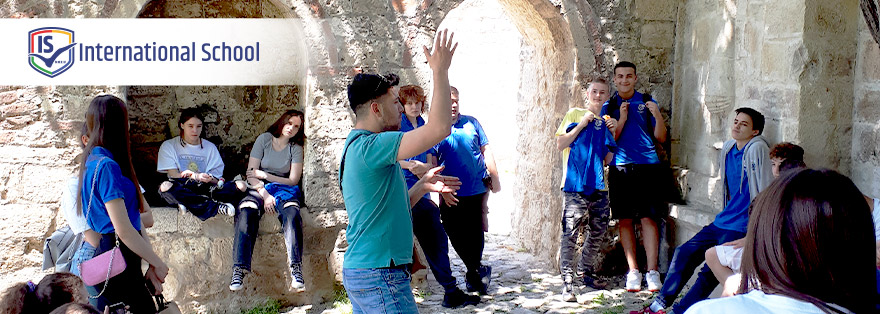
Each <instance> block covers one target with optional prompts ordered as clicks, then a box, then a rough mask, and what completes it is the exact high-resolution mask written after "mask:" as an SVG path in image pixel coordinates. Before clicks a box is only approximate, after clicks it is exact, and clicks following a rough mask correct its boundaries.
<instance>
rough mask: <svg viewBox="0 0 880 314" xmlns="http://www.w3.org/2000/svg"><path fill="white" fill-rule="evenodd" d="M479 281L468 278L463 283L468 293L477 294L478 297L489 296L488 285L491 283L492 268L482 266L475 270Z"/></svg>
mask: <svg viewBox="0 0 880 314" xmlns="http://www.w3.org/2000/svg"><path fill="white" fill-rule="evenodd" d="M477 274H478V275H479V276H480V277H479V280H476V279H475V278H468V280H466V281H465V287H466V288H467V291H468V292H477V293H479V294H480V295H487V294H489V284H490V283H491V282H492V266H486V265H482V266H480V268H478V269H477Z"/></svg>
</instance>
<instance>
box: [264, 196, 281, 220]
mask: <svg viewBox="0 0 880 314" xmlns="http://www.w3.org/2000/svg"><path fill="white" fill-rule="evenodd" d="M263 208H265V209H266V212H267V213H270V214H273V215H274V214H276V213H278V211H276V210H275V197H274V196H272V195H269V196H267V197H266V198H264V199H263Z"/></svg>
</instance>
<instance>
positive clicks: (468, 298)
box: [440, 288, 480, 309]
mask: <svg viewBox="0 0 880 314" xmlns="http://www.w3.org/2000/svg"><path fill="white" fill-rule="evenodd" d="M479 303H480V297H478V296H475V295H470V294H466V293H464V291H461V289H458V288H455V290H454V291H452V292H448V293H446V294H445V295H443V303H441V304H440V305H442V306H443V307H445V308H450V309H454V308H459V307H463V306H468V305H476V304H479Z"/></svg>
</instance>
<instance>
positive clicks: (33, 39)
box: [28, 27, 76, 77]
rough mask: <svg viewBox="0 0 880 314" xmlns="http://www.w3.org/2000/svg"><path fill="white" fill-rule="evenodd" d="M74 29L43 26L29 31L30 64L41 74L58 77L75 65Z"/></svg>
mask: <svg viewBox="0 0 880 314" xmlns="http://www.w3.org/2000/svg"><path fill="white" fill-rule="evenodd" d="M74 45H76V44H75V43H74V41H73V31H72V30H69V29H66V28H61V27H43V28H38V29H35V30H32V31H30V32H28V64H30V66H31V68H33V69H34V70H35V71H37V72H38V73H40V74H43V75H45V76H48V77H56V76H58V75H59V74H61V73H64V71H67V70H68V69H70V67H71V66H73V61H74V59H73V51H74V49H73V47H74Z"/></svg>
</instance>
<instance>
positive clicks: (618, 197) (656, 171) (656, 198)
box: [608, 164, 669, 219]
mask: <svg viewBox="0 0 880 314" xmlns="http://www.w3.org/2000/svg"><path fill="white" fill-rule="evenodd" d="M662 167H663V166H661V165H660V164H648V165H640V164H626V165H617V166H610V168H611V169H610V170H611V171H610V173H609V175H608V185H609V196H610V199H611V218H613V219H640V218H653V219H660V218H664V217H666V216H668V215H669V206H668V205H667V204H666V202H665V201H664V200H665V199H666V197H665V196H664V195H663V191H664V189H663V188H662V187H663V184H664V183H665V182H666V181H665V180H663V175H664V173H665V172H664V171H663V168H662Z"/></svg>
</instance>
